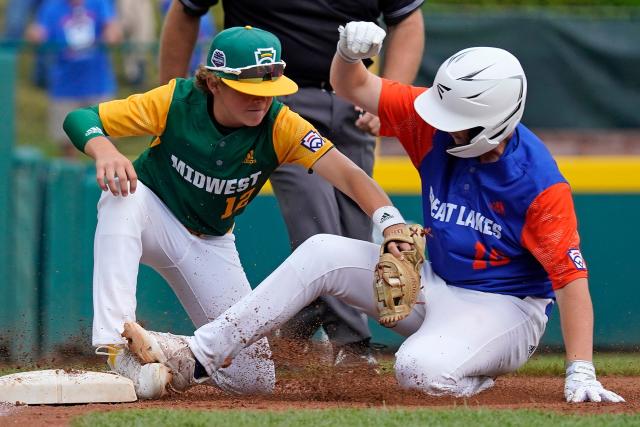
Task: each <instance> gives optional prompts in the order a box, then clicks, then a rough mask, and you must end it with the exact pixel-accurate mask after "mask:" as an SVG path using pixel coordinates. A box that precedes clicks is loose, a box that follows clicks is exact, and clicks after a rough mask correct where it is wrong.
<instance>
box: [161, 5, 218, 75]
mask: <svg viewBox="0 0 640 427" xmlns="http://www.w3.org/2000/svg"><path fill="white" fill-rule="evenodd" d="M160 7H161V8H162V16H165V15H166V14H167V12H168V11H169V8H170V7H171V0H161V1H160ZM217 32H218V31H217V28H216V23H215V21H214V20H213V16H212V14H211V13H205V14H203V15H202V16H201V17H200V26H199V27H198V36H197V37H196V42H195V48H192V50H193V54H192V55H191V60H190V61H189V70H188V71H187V76H191V75H193V74H195V72H196V70H197V69H198V67H199V66H200V64H204V63H205V62H207V60H206V58H205V55H206V53H207V51H206V49H207V47H208V46H209V42H210V41H211V39H213V37H214V36H215V35H216V33H217ZM203 47H204V48H203ZM174 77H175V76H174ZM165 81H166V80H163V83H164V82H165Z"/></svg>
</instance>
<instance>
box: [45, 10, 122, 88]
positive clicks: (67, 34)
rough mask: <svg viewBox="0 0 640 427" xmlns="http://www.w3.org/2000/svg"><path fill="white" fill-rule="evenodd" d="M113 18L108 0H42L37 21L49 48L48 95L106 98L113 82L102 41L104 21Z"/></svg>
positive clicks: (112, 11)
mask: <svg viewBox="0 0 640 427" xmlns="http://www.w3.org/2000/svg"><path fill="white" fill-rule="evenodd" d="M113 19H115V11H114V8H113V4H112V2H111V0H84V1H70V0H45V1H44V3H43V4H42V6H41V8H40V9H39V11H38V15H37V22H38V24H39V25H41V26H42V27H43V28H44V29H45V31H46V38H45V41H46V43H47V46H49V47H50V49H52V52H53V53H52V60H51V64H50V67H49V75H48V88H49V94H50V96H51V97H52V98H54V99H55V98H93V97H110V96H113V95H114V94H115V90H116V82H115V76H114V72H113V68H112V65H111V59H110V58H109V54H108V52H107V50H106V47H105V46H104V45H103V44H102V35H103V31H104V27H105V25H106V24H107V23H109V22H110V21H112V20H113Z"/></svg>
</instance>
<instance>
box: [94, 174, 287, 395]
mask: <svg viewBox="0 0 640 427" xmlns="http://www.w3.org/2000/svg"><path fill="white" fill-rule="evenodd" d="M139 263H143V264H146V265H148V266H150V267H152V268H153V269H154V270H156V271H157V272H158V273H160V275H162V277H163V278H164V279H165V280H166V281H167V282H168V283H169V285H170V286H171V288H172V289H173V291H174V292H175V294H176V295H177V297H178V299H179V300H180V302H181V303H182V306H183V307H184V309H185V310H186V312H187V313H188V315H189V317H190V318H191V320H192V321H193V324H194V325H195V327H196V328H197V327H200V326H202V325H205V324H207V323H208V322H210V321H212V320H213V319H215V318H216V317H218V316H219V315H220V314H222V313H223V312H224V311H225V310H226V309H227V308H229V307H231V306H232V305H233V304H234V303H236V302H238V301H240V299H241V298H242V297H243V296H245V295H247V294H249V292H250V291H251V287H250V286H249V282H248V281H247V277H246V276H245V273H244V270H243V269H242V266H241V265H240V258H239V257H238V252H237V250H236V245H235V237H234V235H233V234H227V235H225V236H221V237H205V238H201V237H196V236H194V235H192V234H191V233H189V232H188V231H187V229H186V228H185V227H184V226H183V225H182V224H180V222H178V220H177V219H176V218H175V216H173V214H171V212H170V211H169V209H168V208H167V207H166V206H165V205H164V204H163V203H162V201H161V200H160V199H159V198H158V197H157V196H156V195H155V194H154V193H153V192H152V191H151V190H150V189H149V188H148V187H146V186H145V185H144V184H142V183H140V182H139V183H138V189H137V191H136V192H135V193H134V194H131V195H129V196H127V197H115V196H113V195H112V194H111V193H108V192H106V193H103V194H102V197H101V198H100V201H99V202H98V225H97V228H96V235H95V242H94V270H93V310H94V318H93V345H94V346H96V347H97V346H100V345H109V344H119V343H124V342H125V341H124V339H123V338H122V337H121V336H120V334H121V333H122V330H123V325H124V322H126V321H135V320H136V285H137V276H138V268H139V267H138V266H139ZM256 341H257V342H256V343H255V344H253V345H251V346H250V347H247V348H246V349H239V351H238V352H237V353H238V356H237V363H234V364H233V365H231V366H230V367H229V368H226V369H219V370H216V372H214V373H213V375H212V376H211V377H212V381H213V383H214V384H215V385H217V386H218V387H220V388H222V389H223V390H225V391H228V392H232V393H241V394H244V393H265V392H271V391H272V390H273V387H274V385H275V369H274V365H273V362H272V361H271V360H269V356H270V350H269V344H268V342H267V340H266V338H263V339H261V340H256Z"/></svg>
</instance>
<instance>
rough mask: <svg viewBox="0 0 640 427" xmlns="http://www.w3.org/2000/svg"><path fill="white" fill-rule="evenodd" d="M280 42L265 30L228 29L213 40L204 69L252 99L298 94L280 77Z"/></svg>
mask: <svg viewBox="0 0 640 427" xmlns="http://www.w3.org/2000/svg"><path fill="white" fill-rule="evenodd" d="M281 53H282V47H281V46H280V40H278V38H277V37H276V36H274V35H273V34H271V33H270V32H268V31H264V30H261V29H259V28H253V27H251V26H249V25H247V26H245V27H232V28H228V29H226V30H224V31H222V32H220V33H218V35H217V36H215V37H214V39H213V41H212V42H211V47H210V48H209V53H208V55H207V65H205V67H206V68H207V69H209V70H211V71H213V72H214V74H215V75H216V76H218V77H220V78H221V79H222V81H224V82H225V83H226V84H227V85H228V86H229V87H231V88H233V89H235V90H237V91H238V92H242V93H247V94H249V95H256V96H282V95H290V94H292V93H295V92H297V91H298V85H297V84H296V83H295V82H294V81H293V80H291V79H290V78H288V77H286V76H285V75H284V68H285V66H286V64H285V62H284V61H283V60H282V58H281V57H280V55H281Z"/></svg>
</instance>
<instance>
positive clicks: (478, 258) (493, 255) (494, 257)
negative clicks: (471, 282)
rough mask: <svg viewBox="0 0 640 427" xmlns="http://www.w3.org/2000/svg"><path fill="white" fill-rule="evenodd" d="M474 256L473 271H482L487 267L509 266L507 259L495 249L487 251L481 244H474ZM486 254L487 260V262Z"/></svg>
mask: <svg viewBox="0 0 640 427" xmlns="http://www.w3.org/2000/svg"><path fill="white" fill-rule="evenodd" d="M475 250H476V255H475V257H474V260H473V269H474V270H483V269H485V268H487V267H489V266H491V267H499V266H501V265H505V264H509V262H510V261H511V260H510V259H509V257H507V256H506V255H504V254H502V253H500V251H498V250H497V249H491V250H490V251H487V248H486V247H485V246H484V245H483V244H482V243H481V242H479V241H478V242H476V245H475ZM487 254H488V255H489V256H488V258H489V259H488V260H487Z"/></svg>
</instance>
